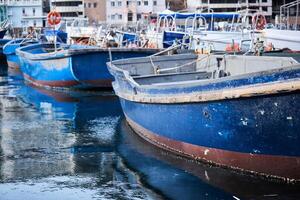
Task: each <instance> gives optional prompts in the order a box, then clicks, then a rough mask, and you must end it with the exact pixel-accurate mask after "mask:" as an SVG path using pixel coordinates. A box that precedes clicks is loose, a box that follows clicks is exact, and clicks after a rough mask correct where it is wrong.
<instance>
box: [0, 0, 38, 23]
mask: <svg viewBox="0 0 300 200" xmlns="http://www.w3.org/2000/svg"><path fill="white" fill-rule="evenodd" d="M0 6H1V8H2V11H3V12H2V16H1V18H2V17H4V16H5V15H6V17H7V18H8V19H9V22H10V23H11V25H12V26H13V27H14V28H23V27H28V26H34V27H42V26H43V6H42V0H9V1H7V0H0Z"/></svg>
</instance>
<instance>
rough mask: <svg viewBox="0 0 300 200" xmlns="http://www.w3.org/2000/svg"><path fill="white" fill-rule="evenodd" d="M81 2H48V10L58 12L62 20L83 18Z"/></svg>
mask: <svg viewBox="0 0 300 200" xmlns="http://www.w3.org/2000/svg"><path fill="white" fill-rule="evenodd" d="M83 3H84V2H83V0H50V9H51V10H54V7H55V10H56V11H57V12H59V13H60V14H61V16H62V18H63V19H66V20H72V19H75V18H78V17H84V7H83Z"/></svg>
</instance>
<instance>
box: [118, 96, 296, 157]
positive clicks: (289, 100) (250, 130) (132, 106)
mask: <svg viewBox="0 0 300 200" xmlns="http://www.w3.org/2000/svg"><path fill="white" fill-rule="evenodd" d="M121 103H122V107H123V110H124V112H125V114H126V115H127V116H128V117H129V118H130V119H132V120H133V121H135V122H136V123H138V124H139V125H141V126H142V127H144V128H146V129H148V130H150V131H152V132H153V133H156V134H159V135H161V136H164V137H167V138H171V139H173V140H177V141H183V142H186V143H190V144H194V145H198V146H203V147H211V148H217V149H223V150H229V151H235V152H243V153H255V154H267V155H285V156H300V145H299V144H300V132H299V131H298V130H300V116H299V114H298V111H299V109H300V95H299V94H289V95H282V96H281V95H280V96H270V97H260V98H248V99H240V100H226V101H217V102H208V103H191V104H188V103H186V104H142V103H134V102H130V101H126V100H124V99H122V100H121Z"/></svg>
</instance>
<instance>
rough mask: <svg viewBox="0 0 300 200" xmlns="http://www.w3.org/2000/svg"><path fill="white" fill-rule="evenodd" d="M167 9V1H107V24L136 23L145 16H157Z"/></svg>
mask: <svg viewBox="0 0 300 200" xmlns="http://www.w3.org/2000/svg"><path fill="white" fill-rule="evenodd" d="M165 9H166V3H165V0H106V22H107V23H109V24H127V23H136V22H137V21H138V20H139V19H141V18H142V16H143V15H149V14H156V13H159V12H161V11H163V10H165Z"/></svg>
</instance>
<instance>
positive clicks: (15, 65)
mask: <svg viewBox="0 0 300 200" xmlns="http://www.w3.org/2000/svg"><path fill="white" fill-rule="evenodd" d="M36 43H38V41H37V40H34V39H30V38H19V39H14V40H11V41H9V42H7V43H6V44H5V45H4V46H3V53H4V54H5V55H6V59H7V64H8V67H10V68H11V69H15V70H19V67H20V60H19V57H18V56H17V55H16V49H17V48H19V47H22V46H26V45H29V44H36Z"/></svg>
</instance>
